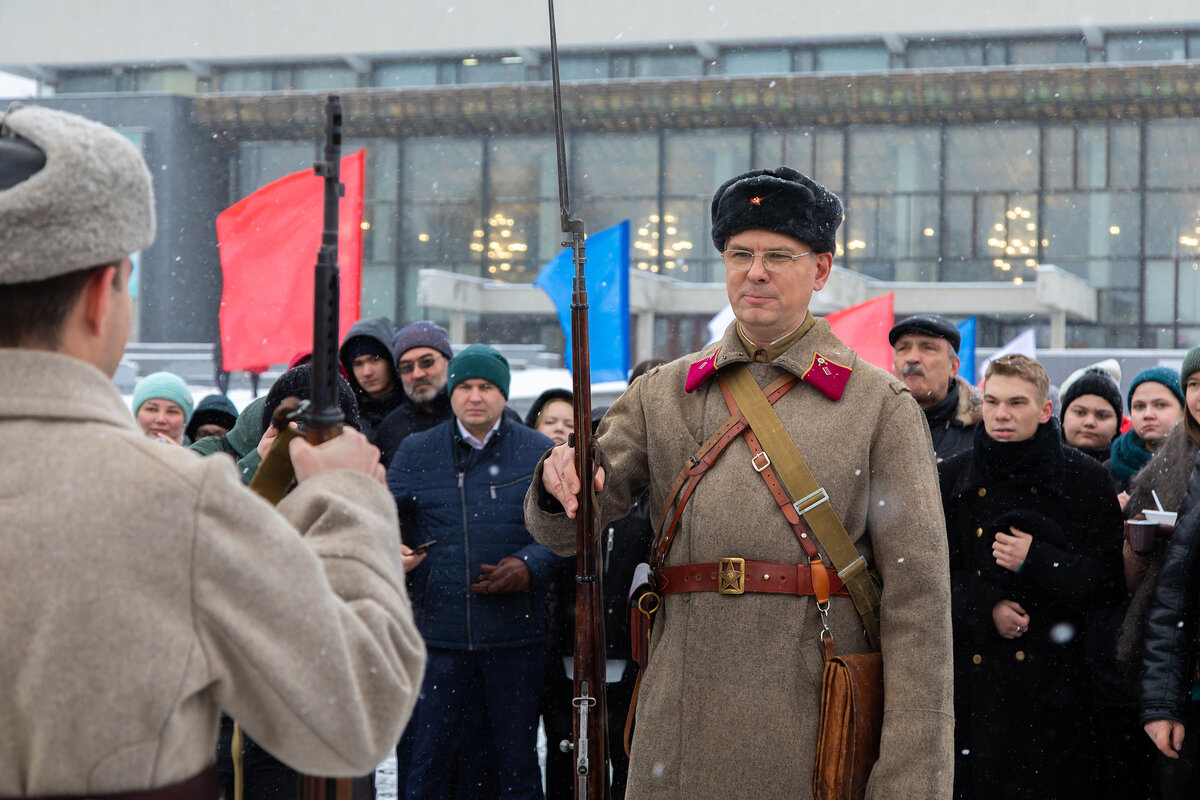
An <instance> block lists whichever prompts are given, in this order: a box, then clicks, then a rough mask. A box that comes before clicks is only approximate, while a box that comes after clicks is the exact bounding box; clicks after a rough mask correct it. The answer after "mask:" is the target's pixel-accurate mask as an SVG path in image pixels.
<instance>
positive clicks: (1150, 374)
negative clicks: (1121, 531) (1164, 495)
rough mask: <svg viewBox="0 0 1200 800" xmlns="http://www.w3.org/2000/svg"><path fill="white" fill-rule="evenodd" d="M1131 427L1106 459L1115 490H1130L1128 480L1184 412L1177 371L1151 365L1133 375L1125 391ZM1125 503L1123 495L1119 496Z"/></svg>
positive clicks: (1138, 469) (1118, 491) (1147, 459)
mask: <svg viewBox="0 0 1200 800" xmlns="http://www.w3.org/2000/svg"><path fill="white" fill-rule="evenodd" d="M1127 402H1128V404H1129V417H1130V419H1132V420H1133V427H1132V428H1130V429H1129V430H1128V431H1126V432H1125V433H1124V434H1122V435H1121V436H1119V437H1117V439H1116V441H1114V442H1113V444H1112V456H1111V457H1110V458H1109V460H1108V461H1107V462H1106V464H1107V466H1108V472H1109V474H1110V475H1111V476H1112V479H1113V486H1114V487H1116V490H1117V493H1118V494H1124V493H1125V492H1128V491H1129V482H1130V481H1132V480H1133V476H1134V475H1137V474H1138V472H1139V471H1140V470H1141V469H1142V467H1144V466H1146V463H1147V462H1149V461H1150V457H1151V456H1153V455H1154V451H1155V450H1157V449H1158V446H1159V445H1160V444H1162V443H1163V441H1164V440H1165V439H1166V438H1167V434H1168V433H1170V432H1171V428H1173V427H1175V423H1176V422H1178V421H1179V419H1180V418H1181V417H1182V416H1183V406H1184V397H1183V389H1181V388H1180V386H1179V373H1177V372H1176V371H1175V370H1173V369H1171V368H1170V367H1150V369H1144V370H1142V371H1141V372H1139V373H1138V374H1137V375H1135V376H1134V378H1133V382H1132V383H1131V384H1130V385H1129V394H1128V395H1127ZM1121 501H1122V503H1121V504H1122V506H1124V501H1125V498H1124V497H1122V498H1121Z"/></svg>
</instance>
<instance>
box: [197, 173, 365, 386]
mask: <svg viewBox="0 0 1200 800" xmlns="http://www.w3.org/2000/svg"><path fill="white" fill-rule="evenodd" d="M365 156H366V153H365V151H363V150H359V151H358V152H357V153H353V154H352V155H348V156H345V157H343V158H342V164H341V178H342V183H343V184H344V185H345V187H346V193H345V195H344V196H343V197H342V199H341V203H340V204H339V211H340V216H339V218H338V221H339V225H338V267H339V269H340V271H341V304H340V309H339V313H340V319H339V328H340V331H339V334H340V337H341V338H345V335H346V332H347V331H348V330H349V328H350V326H351V325H352V324H354V322H355V321H356V320H357V319H358V315H359V311H360V300H361V287H362V280H361V274H362V218H363V170H364V165H365V160H366V159H365ZM324 198H325V195H324V181H323V179H321V178H320V177H318V176H317V175H316V174H315V173H314V172H313V171H312V170H311V169H309V170H303V171H301V172H294V173H292V174H291V175H288V176H287V177H284V178H280V179H279V180H277V181H275V182H274V183H269V184H267V185H266V186H264V187H263V188H261V189H259V190H258V191H257V192H254V193H253V194H251V195H250V196H248V197H246V198H245V199H243V200H241V201H239V202H237V203H235V204H234V205H232V206H230V207H229V208H227V209H225V210H224V211H222V212H221V213H220V214H218V215H217V243H218V245H219V247H220V249H221V274H222V276H223V278H224V288H223V289H222V291H221V355H222V362H223V363H222V366H223V368H224V369H225V370H226V371H231V370H239V369H253V368H256V367H265V366H266V365H268V364H279V363H284V362H286V361H287V360H288V359H289V358H291V357H292V355H293V354H295V353H296V352H297V351H299V350H311V349H312V345H313V340H312V337H313V269H314V267H315V266H316V263H317V250H318V249H319V248H320V246H321V229H322V224H323V221H324Z"/></svg>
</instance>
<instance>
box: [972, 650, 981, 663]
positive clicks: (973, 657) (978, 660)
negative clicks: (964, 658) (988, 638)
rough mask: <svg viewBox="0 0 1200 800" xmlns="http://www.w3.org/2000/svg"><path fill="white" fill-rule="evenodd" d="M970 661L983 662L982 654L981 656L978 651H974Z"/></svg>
mask: <svg viewBox="0 0 1200 800" xmlns="http://www.w3.org/2000/svg"><path fill="white" fill-rule="evenodd" d="M971 663H972V664H982V663H983V656H981V655H979V654H978V653H976V654H975V655H973V656H971Z"/></svg>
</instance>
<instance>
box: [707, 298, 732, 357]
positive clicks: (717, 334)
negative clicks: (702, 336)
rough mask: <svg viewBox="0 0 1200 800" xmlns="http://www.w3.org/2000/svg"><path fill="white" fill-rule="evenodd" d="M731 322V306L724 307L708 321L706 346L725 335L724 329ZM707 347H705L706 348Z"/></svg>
mask: <svg viewBox="0 0 1200 800" xmlns="http://www.w3.org/2000/svg"><path fill="white" fill-rule="evenodd" d="M731 322H733V306H729V305H727V306H725V308H723V309H721V310H720V311H719V312H717V315H716V316H715V317H713V318H712V319H710V320H709V321H708V344H712V343H713V342H715V341H717V340H718V339H720V338H721V337H722V336H724V335H725V329H726V328H728V327H729V323H731ZM707 346H708V345H705V347H707Z"/></svg>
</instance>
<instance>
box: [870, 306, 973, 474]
mask: <svg viewBox="0 0 1200 800" xmlns="http://www.w3.org/2000/svg"><path fill="white" fill-rule="evenodd" d="M888 341H889V342H891V344H892V349H893V352H894V356H893V361H892V371H893V372H894V373H895V375H896V377H897V378H899V379H900V380H902V381H904V383H905V385H906V386H908V389H909V391H911V392H912V394H913V397H914V398H915V399H916V401H917V405H919V406H920V407H921V410H922V411H924V412H925V421H926V422H927V423H929V436H930V438H932V439H933V451H934V452H935V453H937V458H938V461H941V460H943V459H946V458H949V457H950V456H952V455H954V454H955V453H959V452H962V451H963V450H966V449H967V448H969V447H970V446H971V441H972V437H973V436H974V434H975V426H976V425H978V424H979V421H980V420H981V419H983V399H982V396H981V395H980V393H979V391H978V390H977V389H976V388H975V387H973V386H972V385H971V384H970V383H968V382H967V381H965V380H963V379H962V378H960V377H958V367H959V360H958V345H959V344H960V343H961V341H962V336H961V334H959V332H958V328H956V327H955V326H954V323H953V322H951V321H950V320H948V319H946V318H945V317H943V316H940V315H938V314H917V315H916V316H914V317H909V318H907V319H902V320H900V321H899V322H897V323H896V325H895V327H893V328H892V330H891V331H890V332H889V333H888Z"/></svg>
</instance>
